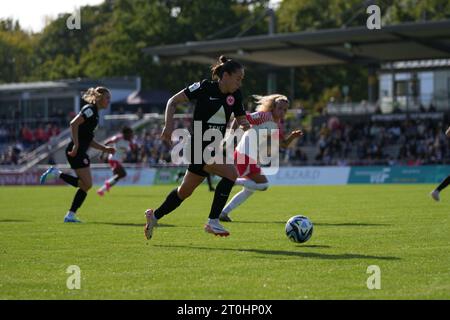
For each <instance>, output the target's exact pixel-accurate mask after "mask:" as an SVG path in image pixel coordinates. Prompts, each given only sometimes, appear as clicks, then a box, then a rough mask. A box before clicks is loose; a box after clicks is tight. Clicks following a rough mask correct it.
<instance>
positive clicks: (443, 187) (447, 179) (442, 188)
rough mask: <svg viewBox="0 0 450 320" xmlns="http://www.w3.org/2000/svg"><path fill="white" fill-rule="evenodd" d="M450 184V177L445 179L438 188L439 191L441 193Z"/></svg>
mask: <svg viewBox="0 0 450 320" xmlns="http://www.w3.org/2000/svg"><path fill="white" fill-rule="evenodd" d="M449 184H450V176H448V177H447V178H445V179H444V181H442V182H441V184H440V185H439V186H438V187H437V188H436V190H437V191H439V192H441V191H442V190H444V189H445V188H446V187H447V186H448V185H449Z"/></svg>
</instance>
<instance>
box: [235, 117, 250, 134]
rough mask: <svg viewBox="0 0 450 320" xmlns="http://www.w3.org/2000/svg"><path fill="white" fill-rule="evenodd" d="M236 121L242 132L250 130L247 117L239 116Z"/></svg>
mask: <svg viewBox="0 0 450 320" xmlns="http://www.w3.org/2000/svg"><path fill="white" fill-rule="evenodd" d="M235 120H236V121H237V124H238V125H239V126H240V127H241V129H242V130H244V131H247V130H248V129H250V123H249V122H248V120H247V117H246V116H245V115H243V116H237V117H236V118H235Z"/></svg>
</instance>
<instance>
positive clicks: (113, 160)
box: [97, 127, 135, 196]
mask: <svg viewBox="0 0 450 320" xmlns="http://www.w3.org/2000/svg"><path fill="white" fill-rule="evenodd" d="M109 144H113V146H114V148H115V149H116V152H115V153H114V154H109V156H108V163H109V166H110V167H111V170H112V172H113V176H112V177H111V178H109V179H108V180H106V181H105V184H104V185H103V186H101V187H100V188H99V189H98V190H97V194H98V195H99V196H103V195H104V194H105V191H108V192H109V190H110V189H111V188H112V187H113V186H114V185H115V184H116V183H117V182H119V180H120V179H123V178H125V177H126V175H127V171H126V170H125V168H124V167H123V165H122V163H123V162H124V161H126V158H127V154H128V152H131V151H133V150H135V144H134V143H133V129H131V128H130V127H124V128H123V129H122V133H120V134H117V135H115V136H113V137H111V138H110V139H108V140H106V142H105V145H109Z"/></svg>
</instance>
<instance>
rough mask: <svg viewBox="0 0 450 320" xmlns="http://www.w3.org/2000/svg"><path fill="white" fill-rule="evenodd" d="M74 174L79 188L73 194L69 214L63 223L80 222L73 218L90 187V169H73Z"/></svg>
mask: <svg viewBox="0 0 450 320" xmlns="http://www.w3.org/2000/svg"><path fill="white" fill-rule="evenodd" d="M75 172H76V174H77V176H78V178H79V180H78V185H79V188H78V190H77V192H76V193H75V197H74V198H73V201H72V205H71V207H70V210H69V212H67V214H66V216H65V217H64V222H80V221H79V220H78V219H77V218H76V217H75V215H76V213H77V210H78V208H80V207H81V205H82V204H83V202H84V200H85V199H86V196H87V192H88V191H89V189H90V188H91V187H92V175H91V169H90V168H89V167H85V168H80V169H75Z"/></svg>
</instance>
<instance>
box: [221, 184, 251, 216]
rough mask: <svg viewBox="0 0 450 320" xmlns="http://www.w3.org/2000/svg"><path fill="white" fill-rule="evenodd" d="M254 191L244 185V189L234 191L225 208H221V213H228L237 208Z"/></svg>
mask: <svg viewBox="0 0 450 320" xmlns="http://www.w3.org/2000/svg"><path fill="white" fill-rule="evenodd" d="M244 180H247V179H244ZM252 182H253V181H252ZM254 192H255V190H251V189H247V188H245V187H244V189H242V190H241V191H240V192H238V193H236V195H235V196H234V197H233V198H232V199H231V200H230V202H229V203H228V204H227V205H226V206H225V208H223V210H222V214H224V215H228V214H229V213H230V212H231V211H232V210H233V209H235V208H237V207H238V206H239V205H240V204H242V203H243V202H244V201H245V200H247V199H248V198H249V197H250V196H251V195H252V194H253V193H254Z"/></svg>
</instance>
